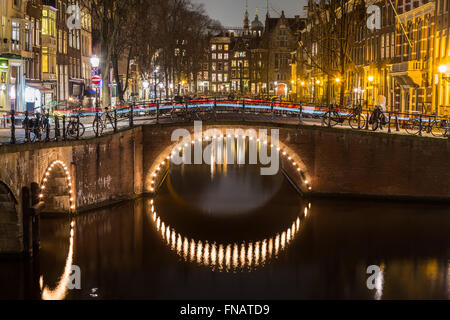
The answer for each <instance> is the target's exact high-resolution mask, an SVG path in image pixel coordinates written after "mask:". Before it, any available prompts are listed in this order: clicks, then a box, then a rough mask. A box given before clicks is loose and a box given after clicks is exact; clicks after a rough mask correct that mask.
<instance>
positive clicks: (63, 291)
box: [40, 220, 75, 300]
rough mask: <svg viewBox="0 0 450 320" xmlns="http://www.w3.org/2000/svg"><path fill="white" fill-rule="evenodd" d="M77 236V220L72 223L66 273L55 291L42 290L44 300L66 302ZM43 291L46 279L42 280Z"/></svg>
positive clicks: (65, 267) (46, 288) (42, 278)
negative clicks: (75, 237)
mask: <svg viewBox="0 0 450 320" xmlns="http://www.w3.org/2000/svg"><path fill="white" fill-rule="evenodd" d="M74 236H75V220H72V222H71V223H70V238H69V252H68V253H67V258H66V264H65V266H64V272H63V274H62V275H61V277H60V278H59V281H58V284H57V285H56V287H55V289H53V290H52V289H49V288H48V287H47V286H46V287H45V288H44V289H43V290H42V295H41V298H42V300H64V299H65V298H66V296H67V291H68V283H69V280H70V275H71V273H72V264H73V251H74V250H73V247H74ZM40 286H41V289H42V288H43V287H44V277H43V276H41V278H40Z"/></svg>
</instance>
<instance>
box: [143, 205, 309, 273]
mask: <svg viewBox="0 0 450 320" xmlns="http://www.w3.org/2000/svg"><path fill="white" fill-rule="evenodd" d="M151 208H152V210H153V211H152V213H151V217H152V219H153V222H154V223H155V227H156V229H157V231H159V233H160V234H161V237H162V239H163V241H164V242H165V243H166V244H167V245H168V247H169V248H170V249H171V250H172V251H174V252H176V253H177V255H178V256H179V257H181V258H182V259H183V260H184V261H186V262H190V263H196V264H199V265H203V266H207V267H210V268H211V269H213V270H218V271H221V272H244V271H253V270H255V269H256V268H258V267H263V266H265V265H266V264H267V263H268V260H270V259H276V258H278V256H279V254H280V252H281V251H284V250H286V249H287V247H288V245H289V244H290V243H291V242H292V241H293V240H294V239H295V237H296V236H297V235H298V233H299V231H300V226H301V218H300V217H298V218H296V220H294V222H292V225H291V226H290V227H289V228H288V229H287V230H286V231H283V232H281V233H278V234H276V235H275V236H273V237H271V238H268V239H263V240H260V241H254V242H253V241H250V242H242V243H230V244H217V243H215V242H213V243H209V242H208V241H202V240H194V239H188V238H187V237H184V236H183V235H181V234H179V233H177V232H176V230H175V229H173V228H171V227H170V226H167V227H165V223H164V222H163V221H162V220H161V218H160V217H159V216H158V215H157V213H156V212H155V211H154V210H155V208H154V207H153V206H152V207H151ZM302 218H303V217H302ZM160 226H161V227H160ZM182 239H183V240H182Z"/></svg>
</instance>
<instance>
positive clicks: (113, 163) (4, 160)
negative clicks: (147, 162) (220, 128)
mask: <svg viewBox="0 0 450 320" xmlns="http://www.w3.org/2000/svg"><path fill="white" fill-rule="evenodd" d="M142 147H143V144H142V128H135V129H133V130H128V131H125V132H121V133H118V134H116V135H110V136H105V137H101V138H96V139H91V140H83V141H76V142H66V143H63V142H58V143H48V144H33V145H17V146H7V147H1V148H0V164H1V165H0V183H1V184H3V185H4V186H6V189H8V190H9V194H11V195H12V196H13V198H14V200H15V201H14V204H13V205H14V209H15V210H12V211H8V212H6V210H4V206H6V204H5V205H4V206H2V203H1V202H0V254H2V253H18V252H21V251H22V250H23V248H24V244H23V234H24V232H23V220H24V218H23V210H22V201H21V200H22V196H23V195H22V192H23V191H22V190H23V188H24V187H28V188H30V189H31V185H32V184H33V183H36V184H38V185H41V183H42V181H43V179H44V177H45V173H46V171H47V169H48V168H49V166H50V165H51V164H52V163H53V162H54V161H56V160H59V161H62V162H63V163H64V164H65V165H66V167H67V169H68V171H69V173H70V176H71V179H72V180H71V181H72V189H73V191H74V192H73V197H74V203H75V206H76V209H77V210H78V211H84V210H89V209H92V208H95V207H99V206H102V205H106V204H110V203H112V202H117V201H120V200H124V199H130V198H132V197H135V196H137V195H140V194H141V193H142V154H143V152H142ZM48 178H49V179H52V176H51V175H50V176H49V177H48ZM34 196H35V197H37V196H38V195H37V194H34ZM0 197H1V195H0ZM0 199H1V198H0ZM44 200H45V199H44ZM10 203H12V202H11V201H10ZM13 216H15V219H14V217H13Z"/></svg>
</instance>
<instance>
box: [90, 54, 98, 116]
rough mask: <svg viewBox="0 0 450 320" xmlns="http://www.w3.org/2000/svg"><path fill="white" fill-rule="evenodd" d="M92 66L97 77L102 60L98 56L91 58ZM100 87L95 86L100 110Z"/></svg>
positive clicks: (96, 103)
mask: <svg viewBox="0 0 450 320" xmlns="http://www.w3.org/2000/svg"><path fill="white" fill-rule="evenodd" d="M91 66H92V68H93V69H94V72H95V75H97V73H98V67H99V66H100V59H99V58H98V57H97V56H96V55H93V56H92V57H91ZM98 87H99V86H98V85H97V86H95V105H96V107H97V108H98V106H99V90H98Z"/></svg>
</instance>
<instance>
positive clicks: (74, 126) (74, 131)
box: [66, 122, 85, 138]
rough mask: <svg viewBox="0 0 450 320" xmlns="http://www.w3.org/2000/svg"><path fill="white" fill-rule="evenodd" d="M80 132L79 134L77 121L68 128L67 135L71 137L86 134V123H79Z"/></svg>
mask: <svg viewBox="0 0 450 320" xmlns="http://www.w3.org/2000/svg"><path fill="white" fill-rule="evenodd" d="M79 128H80V134H79V135H78V125H77V123H76V122H71V123H70V124H69V126H68V127H67V130H66V135H67V136H68V137H71V138H76V137H77V136H79V137H82V136H83V135H84V131H85V128H84V125H83V124H82V123H81V122H80V124H79Z"/></svg>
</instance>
